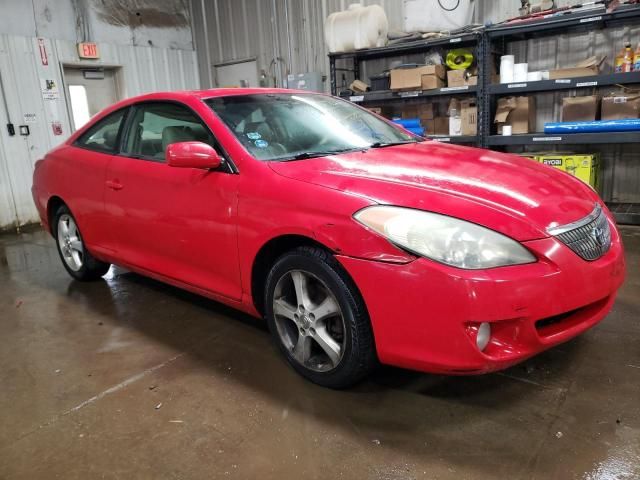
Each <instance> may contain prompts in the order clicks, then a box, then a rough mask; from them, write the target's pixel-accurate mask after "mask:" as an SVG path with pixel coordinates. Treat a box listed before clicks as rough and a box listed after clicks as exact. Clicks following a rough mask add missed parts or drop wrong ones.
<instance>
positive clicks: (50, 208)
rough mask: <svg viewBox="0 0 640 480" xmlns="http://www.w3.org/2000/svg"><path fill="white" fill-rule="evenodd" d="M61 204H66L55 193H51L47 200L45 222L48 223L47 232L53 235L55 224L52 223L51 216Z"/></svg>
mask: <svg viewBox="0 0 640 480" xmlns="http://www.w3.org/2000/svg"><path fill="white" fill-rule="evenodd" d="M63 205H65V206H66V205H67V204H66V203H65V201H64V200H62V198H60V197H59V196H57V195H52V196H51V197H50V198H49V201H48V202H47V222H48V223H49V232H50V233H51V234H52V235H55V230H54V229H55V225H54V224H53V216H54V215H55V213H56V211H57V210H58V208H60V207H61V206H63Z"/></svg>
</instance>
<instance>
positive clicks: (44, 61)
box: [38, 38, 49, 67]
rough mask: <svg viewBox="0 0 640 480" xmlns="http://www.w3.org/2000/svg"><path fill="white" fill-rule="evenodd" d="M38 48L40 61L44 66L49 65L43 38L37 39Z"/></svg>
mask: <svg viewBox="0 0 640 480" xmlns="http://www.w3.org/2000/svg"><path fill="white" fill-rule="evenodd" d="M38 49H39V50H40V61H41V62H42V65H44V66H45V67H46V66H47V65H49V57H48V56H47V46H46V45H45V43H44V38H39V39H38Z"/></svg>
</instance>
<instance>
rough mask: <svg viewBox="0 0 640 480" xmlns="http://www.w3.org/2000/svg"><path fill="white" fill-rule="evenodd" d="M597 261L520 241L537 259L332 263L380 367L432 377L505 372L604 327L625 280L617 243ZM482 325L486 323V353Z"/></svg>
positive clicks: (555, 244)
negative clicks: (362, 313) (350, 282)
mask: <svg viewBox="0 0 640 480" xmlns="http://www.w3.org/2000/svg"><path fill="white" fill-rule="evenodd" d="M611 230H612V243H611V248H610V250H609V251H608V252H607V253H606V254H605V255H604V256H602V257H601V258H599V259H598V260H596V261H593V262H588V261H585V260H583V259H581V258H580V257H578V256H577V255H576V254H575V253H574V252H572V251H571V250H570V249H569V248H568V247H567V246H565V245H564V244H562V243H561V242H560V241H558V240H556V239H555V238H553V237H551V238H545V239H541V240H534V241H530V242H525V245H526V246H527V247H528V248H529V249H530V250H531V251H532V252H534V254H536V256H537V257H538V259H539V261H538V262H536V263H532V264H527V265H518V266H511V267H501V268H495V269H490V270H481V271H472V270H461V269H457V268H452V267H449V266H446V265H442V264H439V263H436V262H433V261H431V260H428V259H425V258H419V259H417V260H415V261H413V262H411V263H408V264H404V265H398V264H390V263H382V262H374V261H369V260H361V259H355V258H351V257H344V256H338V257H337V258H338V259H339V261H340V262H341V264H342V265H343V266H344V267H345V268H346V270H347V271H348V272H349V274H350V275H351V276H352V278H353V279H354V281H355V283H356V285H358V287H359V289H360V292H361V293H362V295H363V297H364V301H365V303H366V305H367V309H368V311H369V316H370V318H371V323H372V326H373V332H374V336H375V340H376V348H377V353H378V357H379V359H380V361H381V362H382V363H385V364H389V365H396V366H399V367H404V368H409V369H413V370H421V371H426V372H433V373H447V374H474V373H487V372H491V371H495V370H501V369H504V368H507V367H509V366H511V365H513V364H515V363H518V362H521V361H522V360H525V359H526V358H529V357H531V356H533V355H536V354H537V353H539V352H542V351H543V350H546V349H548V348H550V347H552V346H554V345H557V344H559V343H562V342H565V341H567V340H569V339H571V338H573V337H575V336H576V335H578V334H580V333H582V332H584V331H585V330H587V329H589V328H590V327H592V326H594V325H595V324H596V323H598V322H599V321H600V320H602V319H603V318H604V317H605V316H606V315H607V313H608V312H609V311H610V310H611V307H612V306H613V302H614V300H615V295H616V292H617V290H618V288H619V287H620V285H622V282H623V280H624V273H625V265H624V255H623V249H622V244H621V242H620V237H619V235H618V232H617V230H616V228H615V226H614V225H613V224H612V225H611ZM479 322H489V323H490V324H491V333H492V334H491V341H490V343H489V345H488V346H487V347H486V348H485V350H484V351H482V352H481V351H480V350H479V349H478V348H477V347H476V343H475V333H474V332H475V330H474V328H473V326H477V325H478V323H479Z"/></svg>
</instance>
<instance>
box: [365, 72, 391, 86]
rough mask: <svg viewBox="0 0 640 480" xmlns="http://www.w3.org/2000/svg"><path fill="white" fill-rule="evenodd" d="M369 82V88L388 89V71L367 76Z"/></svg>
mask: <svg viewBox="0 0 640 480" xmlns="http://www.w3.org/2000/svg"><path fill="white" fill-rule="evenodd" d="M369 83H370V84H371V90H389V88H390V87H391V85H390V81H389V72H383V73H379V74H378V75H372V76H370V77H369Z"/></svg>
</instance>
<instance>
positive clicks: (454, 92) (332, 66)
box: [329, 32, 484, 145]
mask: <svg viewBox="0 0 640 480" xmlns="http://www.w3.org/2000/svg"><path fill="white" fill-rule="evenodd" d="M482 45H483V43H482V35H481V34H480V33H475V32H474V33H464V34H461V35H453V36H450V37H442V38H434V39H427V40H419V41H414V42H407V43H399V44H395V45H390V46H386V47H380V48H370V49H366V50H358V51H355V52H346V53H331V54H329V72H330V78H331V93H332V94H333V95H337V94H338V93H339V92H338V85H337V73H338V72H339V71H348V72H350V73H352V74H353V76H354V78H359V76H360V70H361V69H360V67H361V64H362V62H364V61H367V60H377V59H381V58H391V57H398V56H403V55H411V54H416V53H426V52H428V51H430V50H432V49H434V48H438V47H441V48H460V47H472V48H473V49H474V54H475V56H476V58H482V57H483V54H484V52H483V51H482ZM340 60H346V61H347V62H348V63H350V64H351V65H350V66H351V68H339V67H338V66H337V65H336V62H337V61H340ZM478 63H479V70H481V69H482V64H481V62H478ZM478 75H479V76H480V75H482V72H481V71H479V72H478ZM483 93H484V92H483V90H482V85H481V82H480V81H479V82H478V85H477V86H476V85H467V86H463V87H444V88H435V89H432V90H415V91H408V92H397V91H392V90H377V91H372V92H366V93H362V94H356V95H351V96H350V97H348V98H349V100H351V101H352V102H354V103H358V104H361V105H372V104H375V105H380V104H384V103H387V102H388V103H398V102H402V103H409V102H417V101H419V100H420V99H425V98H437V97H452V96H464V95H469V96H471V95H472V96H475V97H476V101H477V102H478V105H480V101H481V98H482V96H483ZM427 137H428V138H432V139H434V140H438V141H441V142H451V143H461V144H475V145H480V143H481V142H480V139H481V138H482V132H481V131H480V125H478V135H476V136H457V137H449V136H435V135H428V136H427Z"/></svg>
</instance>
